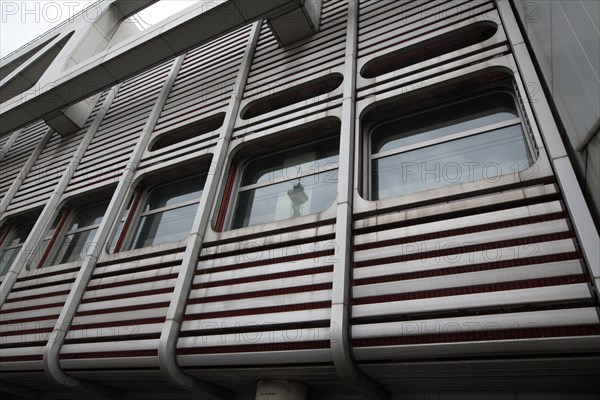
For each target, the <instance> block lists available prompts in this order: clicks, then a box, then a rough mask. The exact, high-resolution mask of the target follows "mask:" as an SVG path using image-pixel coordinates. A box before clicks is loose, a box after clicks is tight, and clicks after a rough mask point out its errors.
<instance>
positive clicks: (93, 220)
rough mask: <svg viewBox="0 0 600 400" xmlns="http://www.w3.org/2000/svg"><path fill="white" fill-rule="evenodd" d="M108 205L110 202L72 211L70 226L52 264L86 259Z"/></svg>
mask: <svg viewBox="0 0 600 400" xmlns="http://www.w3.org/2000/svg"><path fill="white" fill-rule="evenodd" d="M107 207H108V203H101V204H98V205H95V206H91V207H87V208H83V209H80V210H76V211H75V212H74V213H71V216H70V217H71V218H72V219H71V221H70V224H69V228H68V230H67V231H66V233H65V234H64V236H63V237H62V240H61V241H60V243H59V245H58V247H57V249H56V251H54V254H53V256H52V258H51V260H50V265H57V264H64V263H69V262H75V261H81V260H83V259H85V257H86V256H87V253H88V251H89V250H90V247H91V246H93V240H94V236H95V235H96V231H97V230H98V227H99V226H100V222H102V217H103V216H104V212H105V211H106V208H107Z"/></svg>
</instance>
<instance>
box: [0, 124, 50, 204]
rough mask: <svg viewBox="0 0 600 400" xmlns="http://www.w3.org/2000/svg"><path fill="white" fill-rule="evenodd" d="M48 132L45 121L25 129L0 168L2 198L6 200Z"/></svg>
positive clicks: (0, 192)
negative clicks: (9, 190)
mask: <svg viewBox="0 0 600 400" xmlns="http://www.w3.org/2000/svg"><path fill="white" fill-rule="evenodd" d="M47 131H48V126H47V125H46V124H45V123H44V122H43V121H39V122H36V123H34V124H32V125H30V126H28V127H27V128H24V129H23V131H22V132H21V133H20V134H19V137H18V138H17V140H16V141H15V143H13V145H12V146H11V148H10V151H9V152H8V154H7V155H6V156H5V157H4V159H3V160H2V165H1V167H0V171H1V173H0V195H1V196H0V198H4V195H5V194H6V192H7V190H8V188H9V187H10V185H12V183H13V181H14V180H15V178H16V177H17V175H18V174H19V172H21V169H22V168H23V165H24V164H25V162H27V159H28V158H29V157H30V156H31V153H33V150H34V149H35V148H36V146H37V145H38V143H39V142H40V140H42V137H43V136H44V134H45V133H46V132H47Z"/></svg>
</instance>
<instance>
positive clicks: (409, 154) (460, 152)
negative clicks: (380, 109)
mask: <svg viewBox="0 0 600 400" xmlns="http://www.w3.org/2000/svg"><path fill="white" fill-rule="evenodd" d="M370 157H371V199H372V200H378V199H384V198H388V197H393V196H400V195H404V194H408V193H415V192H420V191H424V190H428V189H435V188H441V187H446V186H450V185H453V184H457V183H463V182H471V181H476V180H481V179H487V180H491V181H494V180H496V179H497V178H498V177H499V176H500V175H504V174H508V173H515V172H517V171H520V170H523V169H525V168H527V167H529V166H530V165H531V164H532V162H533V161H532V157H531V154H530V151H529V148H528V144H527V141H526V139H525V135H524V132H523V128H522V126H521V119H520V117H519V113H518V112H517V109H516V107H515V101H514V98H513V97H512V95H511V94H509V93H506V92H495V93H491V94H488V95H485V96H481V97H478V98H474V99H469V100H466V101H461V102H458V103H455V104H452V105H449V106H445V107H442V108H437V109H433V110H429V111H427V112H425V113H421V114H417V115H413V116H410V117H407V118H403V119H400V120H396V121H391V122H387V123H384V124H382V125H379V126H378V127H376V128H375V129H374V130H373V132H372V135H371V156H370Z"/></svg>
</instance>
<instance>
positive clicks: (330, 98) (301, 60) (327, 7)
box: [234, 0, 348, 137]
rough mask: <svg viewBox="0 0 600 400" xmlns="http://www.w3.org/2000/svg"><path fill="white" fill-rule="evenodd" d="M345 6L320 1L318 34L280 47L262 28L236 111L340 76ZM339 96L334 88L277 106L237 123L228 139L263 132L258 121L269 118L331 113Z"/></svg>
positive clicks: (337, 0)
mask: <svg viewBox="0 0 600 400" xmlns="http://www.w3.org/2000/svg"><path fill="white" fill-rule="evenodd" d="M347 8H348V5H347V2H345V1H340V0H325V1H324V2H323V9H322V14H321V29H320V31H319V32H318V33H316V34H315V35H313V36H311V37H310V38H307V39H305V40H303V41H300V42H298V43H297V44H293V45H290V46H286V47H280V46H279V45H278V43H277V40H276V39H275V36H274V35H273V33H272V32H271V30H270V29H269V27H268V25H267V24H264V25H263V26H262V30H261V32H260V36H259V39H258V43H257V47H256V52H255V54H254V58H253V61H252V66H251V69H250V75H249V77H248V82H247V85H246V88H245V91H244V95H243V102H242V112H243V110H244V109H245V108H246V106H248V105H249V104H253V103H255V102H257V101H260V100H263V99H266V100H267V101H268V99H269V98H270V97H272V96H274V95H280V96H281V97H282V98H287V99H294V98H295V97H298V96H299V93H298V90H299V88H301V87H302V86H303V85H309V87H310V86H311V82H313V81H318V80H319V78H324V77H327V76H331V75H332V74H342V73H343V66H344V51H345V45H346V22H347V21H346V18H347ZM309 90H310V91H314V90H315V89H314V88H312V89H309ZM341 94H342V92H341V85H340V86H339V87H337V88H336V89H333V90H332V91H331V92H329V93H325V94H321V95H319V96H315V97H312V98H310V97H309V98H307V99H306V100H298V101H292V102H290V103H289V104H284V105H282V106H277V105H274V106H273V107H271V108H272V109H271V110H267V111H268V112H265V113H264V115H261V116H257V117H253V118H249V119H245V120H240V121H238V123H237V124H236V132H235V133H234V137H241V136H243V135H244V132H243V131H241V130H242V129H252V130H255V131H258V130H261V129H264V125H260V123H261V122H266V121H271V122H274V119H275V118H277V117H281V116H282V114H283V115H284V118H285V119H287V120H293V119H296V118H304V117H306V116H307V115H308V114H312V113H316V112H319V111H323V110H328V109H331V108H332V107H335V106H338V105H339V104H340V99H341ZM300 97H302V96H300ZM282 122H283V121H282V120H279V121H277V123H282Z"/></svg>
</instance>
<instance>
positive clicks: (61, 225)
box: [32, 200, 110, 269]
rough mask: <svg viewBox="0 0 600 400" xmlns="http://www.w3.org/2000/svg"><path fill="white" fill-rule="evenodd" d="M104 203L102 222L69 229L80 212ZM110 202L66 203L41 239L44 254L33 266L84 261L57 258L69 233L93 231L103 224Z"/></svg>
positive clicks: (52, 265) (39, 266)
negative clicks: (65, 260)
mask: <svg viewBox="0 0 600 400" xmlns="http://www.w3.org/2000/svg"><path fill="white" fill-rule="evenodd" d="M102 204H106V207H107V208H106V209H105V210H104V214H103V215H102V217H101V219H100V222H99V223H97V224H93V225H88V226H85V227H82V228H77V229H72V230H71V229H69V227H70V225H71V224H72V223H73V221H74V220H75V219H76V218H77V216H78V215H79V213H80V212H81V211H84V210H87V209H91V208H94V207H98V206H100V205H102ZM109 204H110V201H109V200H104V201H99V202H94V203H90V204H83V205H80V206H77V207H71V206H69V205H65V206H64V207H63V208H62V210H61V211H60V213H59V214H58V216H57V217H56V219H55V221H54V223H52V225H51V226H50V228H49V230H48V231H47V232H46V234H45V236H44V237H43V238H42V239H41V242H40V243H44V246H43V248H44V252H43V254H42V256H41V257H40V259H39V261H37V265H36V266H34V267H32V268H33V269H36V268H45V267H54V266H58V265H70V264H76V263H80V262H82V261H84V259H83V258H82V259H79V260H75V261H67V262H55V261H58V260H56V259H57V257H58V255H59V252H60V251H61V249H62V247H63V246H62V244H63V241H64V240H65V239H66V237H67V236H69V235H76V234H78V233H82V232H86V231H91V230H94V229H96V230H97V229H98V228H99V227H100V225H101V224H102V222H103V220H104V217H105V216H106V212H107V211H108V206H109ZM55 223H56V226H54V224H55ZM64 256H65V255H64V254H63V255H62V256H61V257H60V258H61V259H62V258H64Z"/></svg>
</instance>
